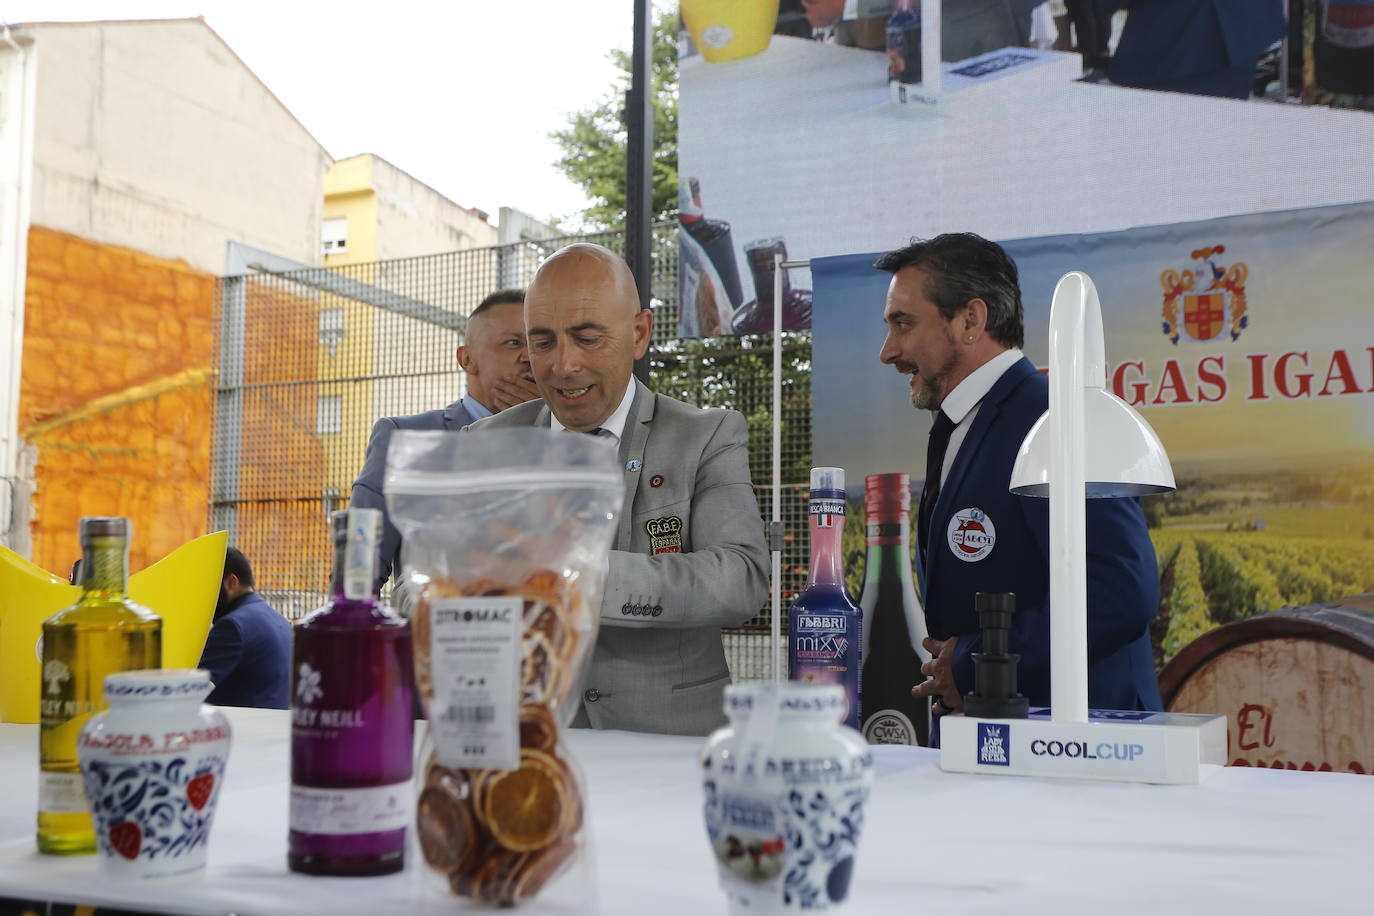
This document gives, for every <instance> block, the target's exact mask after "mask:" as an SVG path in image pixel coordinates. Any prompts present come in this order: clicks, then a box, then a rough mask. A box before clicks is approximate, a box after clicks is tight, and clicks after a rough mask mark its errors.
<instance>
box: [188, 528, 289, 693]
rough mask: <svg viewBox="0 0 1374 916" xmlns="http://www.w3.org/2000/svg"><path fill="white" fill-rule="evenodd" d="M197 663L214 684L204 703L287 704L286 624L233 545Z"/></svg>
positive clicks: (245, 559) (225, 559)
mask: <svg viewBox="0 0 1374 916" xmlns="http://www.w3.org/2000/svg"><path fill="white" fill-rule="evenodd" d="M200 667H201V668H204V669H206V670H207V671H209V672H210V682H211V683H212V684H214V685H215V689H214V690H212V691H210V696H208V697H206V700H205V701H206V702H207V703H214V704H215V705H216V706H256V707H259V708H261V709H286V708H287V706H289V705H290V699H291V697H290V692H291V624H290V623H288V622H287V620H286V618H285V617H283V616H282V615H281V614H279V613H277V612H276V611H275V610H273V608H272V607H271V605H269V604H268V603H267V602H266V601H263V600H262V597H261V596H260V595H259V594H258V593H257V590H256V585H255V584H254V580H253V567H252V566H250V565H249V563H248V558H247V557H245V556H244V555H243V552H242V551H240V550H239V549H238V548H236V547H230V548H229V549H228V550H227V551H225V555H224V581H223V582H222V583H220V592H219V603H218V604H216V606H215V622H214V624H213V625H212V626H211V627H210V635H209V637H207V638H206V640H205V649H204V651H203V652H201V656H200Z"/></svg>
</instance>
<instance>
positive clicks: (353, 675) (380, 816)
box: [287, 509, 415, 875]
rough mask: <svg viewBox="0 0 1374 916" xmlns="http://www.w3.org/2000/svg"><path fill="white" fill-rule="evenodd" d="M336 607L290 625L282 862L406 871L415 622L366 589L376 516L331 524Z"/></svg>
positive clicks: (329, 870) (362, 871) (327, 869)
mask: <svg viewBox="0 0 1374 916" xmlns="http://www.w3.org/2000/svg"><path fill="white" fill-rule="evenodd" d="M331 523H332V530H333V537H334V574H333V583H332V589H331V591H332V593H333V598H332V600H331V602H330V603H329V604H328V605H327V606H325V607H322V608H320V609H319V610H317V611H315V612H314V613H313V614H311V615H310V616H309V617H306V618H305V619H304V620H302V621H301V622H300V623H298V624H297V625H296V627H295V633H294V636H293V642H292V654H291V832H290V835H289V841H288V853H287V864H288V865H289V866H290V868H291V870H292V871H299V872H305V873H307V874H313V875H383V874H388V873H390V872H396V871H400V870H401V868H402V867H403V866H404V865H405V847H406V826H407V824H408V823H409V821H410V817H411V814H412V813H413V808H414V803H413V801H412V799H411V791H410V772H411V759H412V757H411V755H412V747H411V741H412V733H413V728H414V718H413V716H414V708H415V705H414V704H415V700H414V690H415V688H414V678H413V671H414V661H413V658H412V655H411V641H410V626H409V624H407V623H406V621H404V620H402V619H401V618H400V617H398V616H396V614H394V613H393V612H392V611H391V609H390V608H387V607H385V606H384V605H382V604H381V603H380V601H379V600H378V598H377V593H376V591H375V590H374V589H373V582H374V581H375V576H376V562H377V560H376V557H377V541H378V537H379V535H380V532H381V513H380V512H378V511H377V510H376V509H348V510H346V511H343V512H335V513H334V514H333V516H332V517H331Z"/></svg>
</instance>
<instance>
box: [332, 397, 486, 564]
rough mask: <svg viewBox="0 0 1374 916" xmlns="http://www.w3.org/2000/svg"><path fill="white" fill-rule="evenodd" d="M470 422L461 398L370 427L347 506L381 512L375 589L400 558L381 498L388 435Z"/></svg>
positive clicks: (393, 528) (398, 535) (396, 536)
mask: <svg viewBox="0 0 1374 916" xmlns="http://www.w3.org/2000/svg"><path fill="white" fill-rule="evenodd" d="M472 420H473V417H472V415H471V414H470V413H468V412H467V410H466V409H464V407H463V401H462V399H461V398H460V399H458V400H456V401H454V402H453V403H452V404H450V405H448V406H447V407H445V408H444V409H443V410H426V411H424V412H423V413H416V414H411V415H410V416H406V417H382V418H381V419H380V420H378V421H377V422H376V423H375V424H373V426H372V435H371V436H370V437H369V438H368V440H367V455H366V457H365V458H364V459H363V469H362V470H361V471H359V472H358V479H357V480H355V481H353V493H352V495H351V496H350V498H349V505H352V506H358V507H360V508H364V509H381V510H382V540H381V544H380V545H378V550H377V552H378V553H379V554H380V556H379V557H378V561H377V582H376V586H377V588H381V587H382V585H384V584H385V583H386V580H387V579H389V578H391V571H392V570H393V569H396V567H397V565H398V563H399V561H400V558H401V532H399V531H397V530H396V526H395V525H393V524H391V517H390V516H388V515H387V513H386V500H385V499H384V498H383V497H382V478H383V477H384V476H385V475H386V452H387V448H388V447H389V446H390V445H391V434H392V433H393V432H395V431H396V430H398V429H451V430H455V431H457V430H460V429H462V428H463V427H464V426H467V425H468V424H469V423H471V422H472Z"/></svg>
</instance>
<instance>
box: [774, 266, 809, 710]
mask: <svg viewBox="0 0 1374 916" xmlns="http://www.w3.org/2000/svg"><path fill="white" fill-rule="evenodd" d="M793 267H806V268H810V267H811V262H810V261H809V260H807V261H784V260H783V259H782V254H781V252H779V253H777V254H775V255H773V518H772V521H771V522H770V523H769V525H768V548H769V550H770V551H771V552H772V554H773V589H772V592H773V613H772V615H771V617H772V619H771V621H770V623H771V627H772V637H771V643H770V645H771V648H772V650H773V651H772V661H773V682H774V683H779V682H781V681H782V679H783V677H784V676H785V674H786V671H785V665H784V660H783V645H782V548H783V525H782V344H783V342H782V272H783V271H784V270H788V269H790V268H793Z"/></svg>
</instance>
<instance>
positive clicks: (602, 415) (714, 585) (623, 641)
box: [464, 244, 768, 735]
mask: <svg viewBox="0 0 1374 916" xmlns="http://www.w3.org/2000/svg"><path fill="white" fill-rule="evenodd" d="M525 329H526V332H527V335H528V338H529V356H530V365H531V367H532V369H533V372H534V378H535V384H536V385H537V386H538V387H539V392H540V394H541V395H542V396H543V400H537V401H530V402H528V403H526V404H521V405H519V406H518V407H512V408H511V409H509V410H506V411H503V412H502V413H500V414H497V415H496V416H494V417H490V418H487V419H484V420H480V421H478V422H477V423H474V424H472V425H471V426H469V427H467V429H466V431H465V432H464V435H478V434H480V432H481V431H482V430H487V429H498V428H508V427H512V426H540V427H545V428H553V429H565V430H568V431H570V434H572V433H595V434H597V435H601V436H610V437H614V439H615V440H617V441H618V442H619V447H620V463H621V467H623V468H624V474H625V505H624V510H623V511H622V513H621V516H620V527H619V530H618V532H617V534H616V539H615V543H614V549H613V550H612V551H611V553H610V569H609V574H608V575H607V577H606V590H605V596H604V598H603V600H602V602H601V631H600V635H599V636H598V637H597V642H596V649H595V652H594V654H593V657H592V663H591V667H590V669H589V670H588V672H587V677H586V679H585V681H584V683H583V685H582V697H581V708H580V709H579V710H578V713H577V717H576V718H575V719H574V721H573V724H574V725H581V726H591V727H593V728H622V729H629V730H631V731H644V732H661V733H666V734H680V735H705V734H709V733H710V731H711V730H712V729H714V728H715V727H716V726H718V725H720V724H721V723H722V722H724V715H723V713H722V700H723V698H724V692H725V686H726V685H727V684H729V683H730V671H729V668H728V667H727V666H726V663H725V650H724V647H723V646H722V644H721V636H720V628H721V627H729V626H738V625H739V624H742V623H744V622H745V621H746V620H748V619H749V618H750V617H752V616H754V614H756V613H757V612H758V610H759V608H760V607H761V606H762V605H763V601H764V599H765V597H767V594H768V550H767V547H766V545H765V543H764V531H763V519H762V517H761V516H760V514H759V509H758V503H757V502H756V500H755V499H754V490H753V486H752V484H751V482H750V479H749V454H748V447H747V443H748V431H747V429H746V426H745V422H744V417H743V416H741V415H740V414H739V413H738V412H736V411H733V410H720V409H710V410H702V409H700V408H697V407H693V406H691V405H689V404H684V403H683V402H681V401H678V400H674V399H673V398H670V397H666V396H664V395H661V394H654V393H653V392H651V391H649V389H648V388H646V387H645V386H644V385H643V384H641V383H640V382H638V381H637V380H635V379H634V378H633V377H632V370H633V368H634V361H635V360H636V359H637V358H639V357H641V356H643V355H644V353H645V351H646V350H647V349H648V346H649V338H650V334H651V332H652V329H653V313H652V312H650V311H648V310H647V309H645V310H641V309H640V308H639V294H638V292H637V291H636V289H635V283H634V278H633V277H632V276H631V274H630V270H629V268H628V267H627V266H626V264H625V262H624V261H623V260H621V258H620V256H619V255H616V254H615V253H614V252H612V251H610V250H608V249H605V248H602V247H600V246H599V245H587V244H577V245H570V246H568V247H566V248H563V249H561V250H559V251H558V252H555V253H554V254H553V255H552V256H551V257H549V259H548V260H546V261H545V262H544V263H543V265H542V266H541V267H540V268H539V271H538V272H537V273H536V274H535V277H534V281H533V282H532V283H531V284H530V286H529V288H528V289H527V290H526V293H525Z"/></svg>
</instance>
